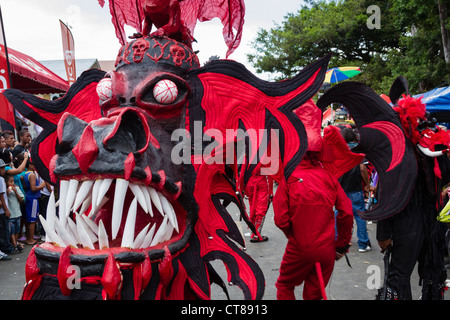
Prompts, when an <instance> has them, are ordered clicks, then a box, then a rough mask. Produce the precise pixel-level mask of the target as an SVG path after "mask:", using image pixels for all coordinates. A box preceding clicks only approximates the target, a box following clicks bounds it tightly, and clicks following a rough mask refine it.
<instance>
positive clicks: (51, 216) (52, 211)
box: [45, 191, 56, 242]
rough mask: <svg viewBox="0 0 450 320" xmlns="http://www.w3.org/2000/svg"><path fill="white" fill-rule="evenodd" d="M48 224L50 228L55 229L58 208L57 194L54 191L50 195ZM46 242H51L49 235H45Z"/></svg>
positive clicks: (47, 215)
mask: <svg viewBox="0 0 450 320" xmlns="http://www.w3.org/2000/svg"><path fill="white" fill-rule="evenodd" d="M46 217H47V224H48V226H49V228H51V229H53V228H54V226H55V219H56V206H55V192H54V191H52V193H51V194H50V197H49V199H48V205H47V214H46ZM45 241H47V242H50V237H49V236H48V233H45Z"/></svg>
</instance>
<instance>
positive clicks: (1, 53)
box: [0, 9, 11, 90]
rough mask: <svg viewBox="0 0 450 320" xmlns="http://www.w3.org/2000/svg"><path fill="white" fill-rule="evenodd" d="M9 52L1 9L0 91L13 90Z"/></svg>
mask: <svg viewBox="0 0 450 320" xmlns="http://www.w3.org/2000/svg"><path fill="white" fill-rule="evenodd" d="M7 50H8V49H7V47H6V38H5V33H4V32H3V17H2V12H1V9H0V90H1V89H9V88H11V81H10V78H9V63H8V51H7Z"/></svg>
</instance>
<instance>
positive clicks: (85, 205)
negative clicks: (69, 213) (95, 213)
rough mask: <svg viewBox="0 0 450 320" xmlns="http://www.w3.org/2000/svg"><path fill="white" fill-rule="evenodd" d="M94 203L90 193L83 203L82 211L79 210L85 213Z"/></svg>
mask: <svg viewBox="0 0 450 320" xmlns="http://www.w3.org/2000/svg"><path fill="white" fill-rule="evenodd" d="M90 205H92V194H90V195H88V197H87V198H86V200H84V201H83V204H82V205H81V209H80V211H78V212H79V213H80V214H84V213H85V212H86V210H87V209H89V206H90ZM75 210H76V209H74V211H75ZM91 212H92V209H91V211H90V213H89V216H90V215H91Z"/></svg>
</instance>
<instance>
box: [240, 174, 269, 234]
mask: <svg viewBox="0 0 450 320" xmlns="http://www.w3.org/2000/svg"><path fill="white" fill-rule="evenodd" d="M270 183H272V180H271V178H268V177H267V176H265V175H261V174H260V172H258V173H257V174H254V175H253V176H251V177H250V179H249V180H248V182H247V185H246V188H245V194H246V195H247V196H248V201H249V204H250V221H251V222H252V223H253V225H254V226H255V229H256V230H257V234H253V233H252V235H251V239H250V242H263V241H267V240H269V238H268V237H267V236H263V235H261V231H262V227H263V225H264V220H265V218H266V213H267V209H268V208H269V201H270V200H271V199H270V197H271V195H272V191H271V189H272V188H271V185H270Z"/></svg>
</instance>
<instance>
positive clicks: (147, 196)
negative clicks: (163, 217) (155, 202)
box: [140, 186, 153, 217]
mask: <svg viewBox="0 0 450 320" xmlns="http://www.w3.org/2000/svg"><path fill="white" fill-rule="evenodd" d="M140 188H141V191H142V194H143V195H144V198H145V203H146V204H147V208H148V213H149V214H150V216H152V217H153V208H152V200H151V199H150V194H149V193H148V188H147V187H146V186H140Z"/></svg>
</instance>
